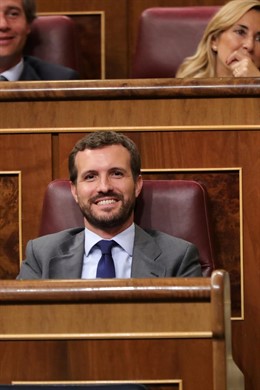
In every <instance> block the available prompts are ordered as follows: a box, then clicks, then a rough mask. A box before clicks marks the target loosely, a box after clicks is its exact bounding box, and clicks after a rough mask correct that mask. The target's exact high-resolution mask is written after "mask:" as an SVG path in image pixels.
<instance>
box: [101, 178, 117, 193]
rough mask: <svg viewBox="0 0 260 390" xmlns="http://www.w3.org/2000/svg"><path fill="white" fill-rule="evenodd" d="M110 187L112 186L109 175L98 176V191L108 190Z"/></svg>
mask: <svg viewBox="0 0 260 390" xmlns="http://www.w3.org/2000/svg"><path fill="white" fill-rule="evenodd" d="M112 188H113V187H112V184H111V181H110V180H109V177H107V176H104V177H100V179H99V183H98V191H99V192H108V191H109V190H111V189H112Z"/></svg>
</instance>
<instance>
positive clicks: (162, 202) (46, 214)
mask: <svg viewBox="0 0 260 390" xmlns="http://www.w3.org/2000/svg"><path fill="white" fill-rule="evenodd" d="M135 221H136V223H138V224H139V225H140V226H141V227H143V228H147V229H156V230H161V231H164V232H165V233H168V234H171V235H174V236H177V237H180V238H184V239H186V240H188V241H190V242H192V243H194V244H195V245H196V246H197V248H198V249H199V252H200V260H201V265H202V270H203V275H204V276H209V275H210V274H211V272H212V270H213V269H214V254H213V242H212V241H213V240H212V235H211V227H210V217H209V210H208V196H207V192H206V190H205V188H204V187H203V186H201V185H200V184H199V183H197V182H195V181H190V180H144V186H143V190H142V193H141V195H140V196H139V198H138V199H137V204H136V212H135ZM78 226H84V222H83V217H82V214H81V211H80V209H79V207H78V205H77V204H76V202H75V201H74V198H73V197H72V194H71V191H70V183H69V180H62V179H58V180H54V181H52V182H51V183H50V184H49V185H48V187H47V190H46V193H45V197H44V202H43V209H42V218H41V225H40V235H44V234H48V233H54V232H57V231H60V230H63V229H68V228H72V227H78Z"/></svg>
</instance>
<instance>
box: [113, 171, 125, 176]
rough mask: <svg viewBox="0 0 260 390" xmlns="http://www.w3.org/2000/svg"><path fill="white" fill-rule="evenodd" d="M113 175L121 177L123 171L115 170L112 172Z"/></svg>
mask: <svg viewBox="0 0 260 390" xmlns="http://www.w3.org/2000/svg"><path fill="white" fill-rule="evenodd" d="M113 175H114V176H116V177H122V176H123V172H121V171H115V172H114V173H113Z"/></svg>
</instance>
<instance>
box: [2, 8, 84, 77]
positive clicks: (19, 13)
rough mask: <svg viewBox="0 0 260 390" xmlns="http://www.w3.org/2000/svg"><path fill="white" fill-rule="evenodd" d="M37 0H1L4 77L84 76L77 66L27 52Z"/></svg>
mask: <svg viewBox="0 0 260 390" xmlns="http://www.w3.org/2000/svg"><path fill="white" fill-rule="evenodd" d="M35 18H36V5H35V0H0V81H17V80H72V79H80V77H79V74H78V73H77V72H76V71H74V70H73V69H70V68H67V67H64V66H60V65H56V64H50V63H48V62H45V61H42V60H40V59H38V58H36V57H32V56H23V49H24V46H25V43H26V40H27V36H28V34H29V33H30V31H31V23H32V22H33V20H34V19H35Z"/></svg>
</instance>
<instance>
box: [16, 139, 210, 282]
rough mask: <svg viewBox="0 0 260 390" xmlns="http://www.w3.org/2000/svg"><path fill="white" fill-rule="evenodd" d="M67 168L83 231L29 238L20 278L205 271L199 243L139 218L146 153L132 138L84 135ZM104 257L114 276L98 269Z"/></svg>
mask: <svg viewBox="0 0 260 390" xmlns="http://www.w3.org/2000/svg"><path fill="white" fill-rule="evenodd" d="M69 172H70V181H71V191H72V195H73V197H74V199H75V200H76V202H77V203H78V204H79V207H80V209H81V211H82V214H83V216H84V221H85V228H76V229H68V230H65V231H62V232H59V233H54V234H50V235H47V236H43V237H39V238H37V239H35V240H31V241H29V242H28V244H27V248H26V259H25V260H24V261H23V263H22V266H21V271H20V274H19V275H18V277H17V278H18V279H77V278H82V279H93V278H96V277H116V278H130V277H133V278H150V277H171V276H176V277H177V276H178V277H186V276H202V273H201V267H200V263H199V255H198V251H197V249H196V247H195V246H194V245H193V244H191V243H189V242H187V241H184V240H182V239H179V238H176V237H173V236H170V235H167V234H165V233H162V232H159V231H145V230H143V229H141V228H140V227H139V226H137V225H136V224H135V223H134V208H135V201H136V198H137V197H138V195H139V194H140V192H141V190H142V184H143V182H142V176H141V159H140V155H139V152H138V150H137V148H136V145H135V144H134V142H133V141H131V140H130V139H129V138H128V137H126V136H125V135H123V134H120V133H116V132H113V131H101V132H95V133H91V134H89V135H87V136H85V137H84V138H82V139H81V140H79V141H78V142H77V143H76V145H75V146H74V148H73V149H72V151H71V153H70V156H69ZM64 212H66V210H64ZM100 242H102V244H101V243H100ZM103 246H105V247H106V249H105V250H104V249H103ZM107 247H109V248H110V247H111V248H112V249H109V251H108V250H107ZM103 251H104V252H105V253H104V252H103ZM106 262H107V263H109V267H110V266H111V267H112V268H113V269H112V270H111V268H110V270H109V272H110V273H103V271H104V272H105V271H106V270H103V269H102V271H100V265H101V263H102V267H103V264H105V263H106ZM111 264H112V265H111ZM104 268H106V267H104ZM107 275H109V276H107Z"/></svg>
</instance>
